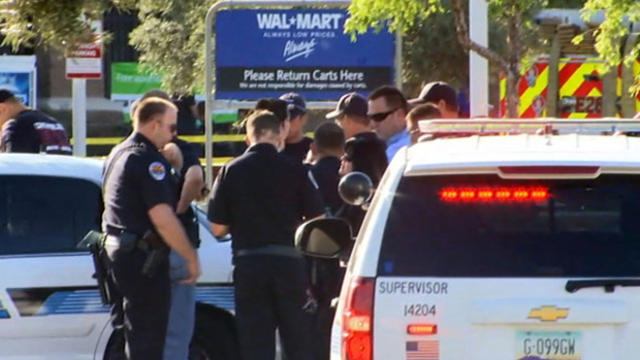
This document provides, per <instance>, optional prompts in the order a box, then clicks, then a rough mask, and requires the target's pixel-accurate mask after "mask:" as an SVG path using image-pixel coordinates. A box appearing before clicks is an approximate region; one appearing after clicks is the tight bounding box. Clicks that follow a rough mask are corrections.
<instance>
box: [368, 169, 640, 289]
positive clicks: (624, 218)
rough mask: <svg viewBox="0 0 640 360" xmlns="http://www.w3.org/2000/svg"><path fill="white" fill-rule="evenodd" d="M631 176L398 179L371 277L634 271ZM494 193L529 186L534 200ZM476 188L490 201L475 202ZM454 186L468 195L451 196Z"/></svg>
mask: <svg viewBox="0 0 640 360" xmlns="http://www.w3.org/2000/svg"><path fill="white" fill-rule="evenodd" d="M639 180H640V178H639V177H638V176H631V175H602V176H600V177H599V178H598V179H595V180H535V181H532V180H504V179H500V178H499V177H498V176H492V175H482V176H475V175H474V176H430V177H427V176H423V177H404V178H403V179H402V180H401V182H400V184H399V186H398V191H397V193H396V194H395V196H394V199H393V203H392V205H391V209H390V213H389V218H388V221H387V224H386V227H385V230H384V234H383V241H382V248H381V252H380V259H379V263H378V274H380V275H388V276H441V277H447V276H450V277H566V276H571V277H592V276H593V277H606V276H637V274H638V273H640V181H639ZM501 189H502V190H504V189H507V190H510V189H524V190H525V191H527V190H536V191H538V193H539V195H540V196H539V197H537V198H535V197H534V198H531V197H529V198H525V199H519V200H514V199H511V200H508V199H503V200H496V199H495V194H497V193H495V194H493V196H491V194H490V192H491V191H494V192H495V191H499V190H501ZM476 190H477V191H476ZM485 190H489V192H487V194H488V196H487V198H490V199H484V200H481V199H479V197H478V195H479V194H480V193H479V191H485ZM443 191H445V193H443ZM447 191H448V193H446V192H447ZM462 191H467V192H468V193H467V195H469V196H472V197H473V199H469V198H467V199H466V200H461V199H460V197H461V194H462ZM469 191H470V192H469ZM474 191H476V193H475V194H473V192H474ZM545 191H546V192H547V195H546V196H543V195H544V192H545ZM531 194H532V193H531ZM442 196H445V198H446V196H450V197H449V198H447V199H443V197H442Z"/></svg>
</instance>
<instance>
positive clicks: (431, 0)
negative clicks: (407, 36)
mask: <svg viewBox="0 0 640 360" xmlns="http://www.w3.org/2000/svg"><path fill="white" fill-rule="evenodd" d="M471 1H473V0H471ZM488 4H489V8H490V14H491V15H492V17H493V18H495V19H497V20H499V21H500V22H501V23H503V24H504V26H505V28H506V49H507V50H506V53H507V54H506V56H502V55H500V54H499V53H498V52H496V51H495V50H494V49H492V48H489V47H485V46H482V45H480V44H478V43H476V42H474V41H472V40H471V39H470V37H469V30H468V27H467V20H466V19H467V15H466V13H465V7H464V4H463V1H462V0H451V4H450V5H448V4H447V3H445V2H444V1H443V0H426V1H425V0H394V1H389V0H354V1H353V2H352V3H351V6H350V7H349V12H350V13H351V18H350V19H349V20H348V21H347V25H346V27H347V31H349V32H351V33H352V34H354V35H357V34H359V33H364V32H365V31H367V29H368V28H370V27H373V28H374V29H377V30H380V29H381V28H382V26H383V25H384V24H385V23H388V24H389V29H390V30H391V31H394V30H400V31H403V32H406V31H407V30H408V29H410V28H411V26H413V25H414V24H415V22H416V21H427V20H428V19H430V18H432V17H434V16H440V15H441V14H442V13H443V8H444V6H447V5H448V6H451V9H452V10H453V14H454V19H455V25H456V34H457V38H458V41H459V42H460V44H461V45H462V46H463V48H465V49H466V50H473V51H475V52H477V53H478V54H479V55H481V56H483V57H485V58H486V59H488V60H489V61H491V62H492V63H493V64H494V65H496V66H498V68H499V69H501V70H502V72H504V73H505V74H506V75H507V115H508V116H509V117H517V116H518V101H519V100H518V81H519V79H520V63H521V60H522V58H523V56H524V55H525V52H526V50H525V47H523V46H522V44H523V43H522V41H523V33H522V30H523V29H524V28H525V27H526V26H527V25H528V24H529V23H530V20H529V14H531V13H532V12H533V11H535V10H537V9H539V8H541V7H543V6H544V5H546V2H545V1H544V0H489V1H488Z"/></svg>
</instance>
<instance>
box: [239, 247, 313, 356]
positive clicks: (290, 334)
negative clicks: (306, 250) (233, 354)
mask: <svg viewBox="0 0 640 360" xmlns="http://www.w3.org/2000/svg"><path fill="white" fill-rule="evenodd" d="M235 265H236V266H235V269H234V271H233V282H234V286H235V301H236V322H237V325H238V336H239V340H240V348H241V353H242V359H243V360H263V359H264V360H273V359H274V357H275V330H276V328H277V329H278V330H279V333H280V336H281V340H282V345H283V347H284V352H285V354H286V357H287V360H303V359H304V360H307V359H312V358H313V355H312V350H311V345H310V344H311V316H310V315H308V314H307V313H305V312H304V311H303V310H302V307H303V306H304V304H305V302H306V301H307V296H306V290H307V285H308V281H307V273H306V267H305V265H304V259H298V258H293V257H286V256H274V255H253V256H243V257H237V258H236V259H235Z"/></svg>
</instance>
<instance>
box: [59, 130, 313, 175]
mask: <svg viewBox="0 0 640 360" xmlns="http://www.w3.org/2000/svg"><path fill="white" fill-rule="evenodd" d="M306 135H307V136H309V137H311V138H313V133H307V134H306ZM245 136H246V135H245V134H214V135H213V137H212V139H213V142H214V143H216V142H238V141H244V140H245ZM178 137H179V138H180V139H182V140H185V141H188V142H190V143H200V144H204V143H205V141H206V137H205V136H204V135H181V136H178ZM125 138H126V136H121V137H92V138H87V145H112V146H113V145H117V144H119V143H120V142H121V141H122V140H124V139H125ZM69 141H70V142H71V145H73V138H71V139H69ZM90 157H91V158H96V159H104V158H106V157H107V156H106V155H98V156H90ZM233 158H234V157H233V156H228V157H214V158H213V166H214V167H221V166H223V165H224V164H226V163H228V162H229V161H231V160H233ZM200 163H201V164H202V165H205V163H206V159H205V158H200Z"/></svg>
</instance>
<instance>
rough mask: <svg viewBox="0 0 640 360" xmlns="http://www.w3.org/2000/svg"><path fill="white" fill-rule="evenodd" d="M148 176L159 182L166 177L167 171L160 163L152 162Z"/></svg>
mask: <svg viewBox="0 0 640 360" xmlns="http://www.w3.org/2000/svg"><path fill="white" fill-rule="evenodd" d="M149 175H151V177H152V178H154V179H156V180H158V181H160V180H163V179H164V177H165V176H166V175H167V170H166V169H165V168H164V165H162V163H161V162H159V161H154V162H152V163H151V164H150V165H149Z"/></svg>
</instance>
